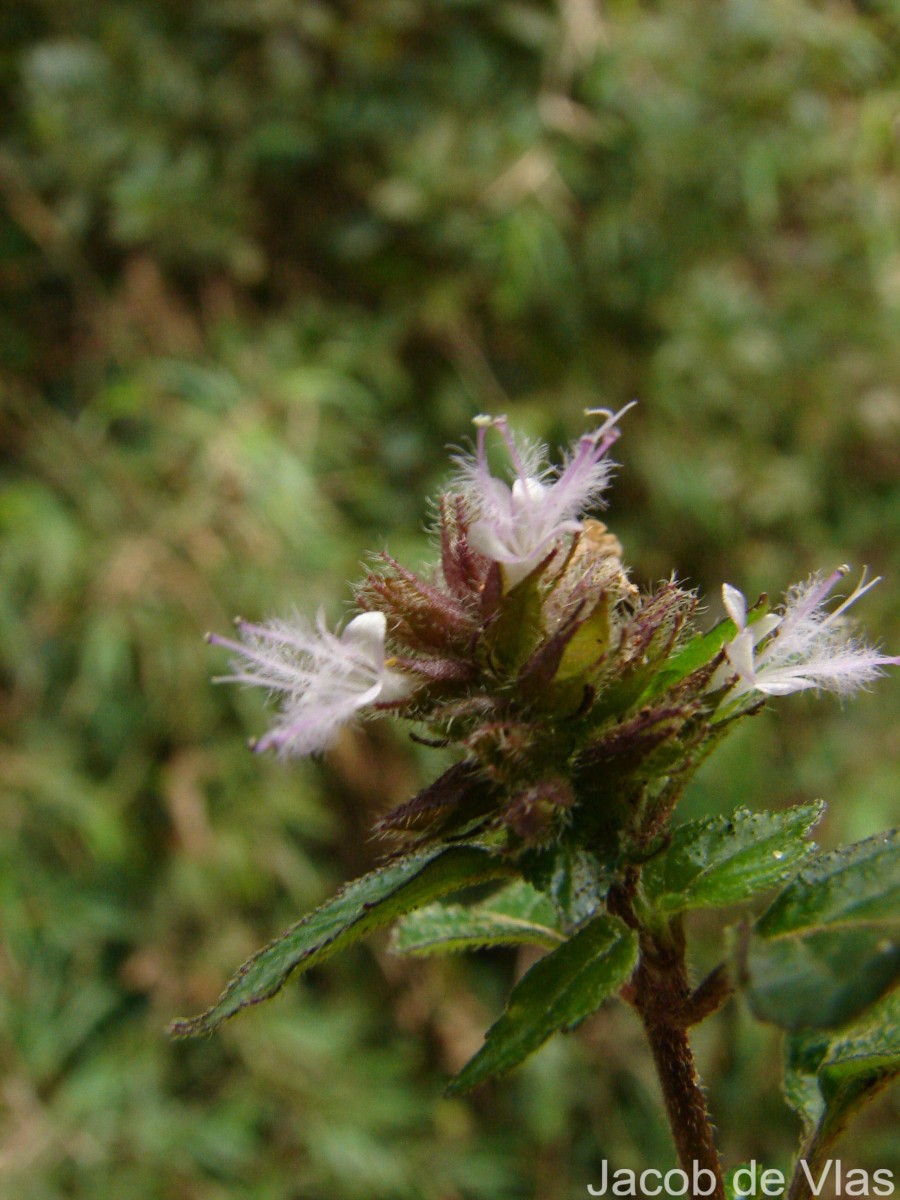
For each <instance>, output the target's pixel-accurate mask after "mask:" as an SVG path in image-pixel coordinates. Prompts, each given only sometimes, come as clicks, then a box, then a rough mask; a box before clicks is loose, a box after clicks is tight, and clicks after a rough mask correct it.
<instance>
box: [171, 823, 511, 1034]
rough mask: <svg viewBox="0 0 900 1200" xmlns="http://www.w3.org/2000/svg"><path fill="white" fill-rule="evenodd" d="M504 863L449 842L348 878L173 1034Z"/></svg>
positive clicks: (232, 1009)
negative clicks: (340, 888) (351, 881)
mask: <svg viewBox="0 0 900 1200" xmlns="http://www.w3.org/2000/svg"><path fill="white" fill-rule="evenodd" d="M510 873H511V868H510V867H509V866H508V865H507V864H505V863H503V862H500V861H499V860H498V859H496V858H495V857H493V856H492V855H491V854H490V853H489V852H488V851H487V850H484V849H481V848H479V847H477V846H452V847H450V848H449V849H448V848H446V847H444V848H442V849H439V850H436V851H431V852H430V853H427V854H417V855H413V856H410V857H408V858H403V859H399V860H397V861H395V862H391V863H389V864H388V865H387V866H386V867H381V868H379V869H378V870H376V871H372V872H371V873H370V874H368V875H364V876H363V877H362V878H361V879H357V880H354V882H353V883H350V884H348V885H347V886H346V887H345V888H343V889H342V890H341V891H340V892H338V894H337V895H336V896H334V897H333V898H332V899H331V900H328V901H327V902H326V903H325V904H323V905H322V906H321V907H320V908H317V909H316V910H315V912H312V913H310V914H309V915H308V916H306V917H304V918H303V920H302V921H299V922H298V923H297V924H296V925H293V926H292V927H291V928H290V929H288V930H287V931H286V932H285V933H283V934H282V935H281V936H280V937H278V938H276V939H275V941H273V942H271V943H270V944H269V945H268V946H266V947H265V948H264V949H263V950H260V951H259V952H258V953H257V954H255V955H254V956H253V958H251V959H249V960H248V961H247V962H245V963H244V965H243V966H242V967H241V968H240V970H239V971H238V972H237V974H236V975H235V976H234V978H233V979H232V980H231V982H230V983H229V984H228V986H227V987H226V988H225V991H224V992H223V993H222V995H221V996H220V997H219V999H218V1001H217V1002H216V1003H215V1004H214V1005H213V1006H212V1008H210V1009H208V1010H207V1011H206V1012H204V1013H201V1014H200V1015H199V1016H196V1017H192V1018H190V1019H189V1020H181V1021H175V1022H174V1023H173V1024H172V1026H171V1028H170V1032H171V1033H172V1034H173V1035H174V1036H175V1037H192V1036H194V1035H197V1034H201V1033H211V1032H212V1031H213V1030H215V1029H216V1028H218V1026H219V1025H221V1024H222V1022H223V1021H226V1020H227V1019H228V1018H229V1017H231V1016H233V1015H234V1014H235V1013H236V1012H239V1011H240V1010H241V1009H242V1008H248V1007H249V1006H250V1005H252V1004H259V1003H260V1001H262V1000H268V999H269V997H270V996H274V995H275V993H276V992H277V991H279V989H280V988H281V987H282V986H283V985H284V983H285V981H286V980H287V978H288V976H289V975H290V974H291V973H292V972H293V971H295V970H297V969H299V968H302V969H303V970H308V969H309V968H310V967H312V966H313V965H314V964H316V963H320V962H322V961H323V960H324V959H326V958H328V957H329V956H330V955H331V954H334V952H335V951H336V950H341V949H343V947H344V946H348V945H350V944H351V943H352V942H355V941H358V939H359V938H361V937H363V936H364V935H365V934H367V933H369V932H370V930H373V929H378V928H381V927H382V926H384V925H387V924H389V923H390V922H391V921H393V920H395V919H396V918H397V917H399V916H402V915H404V914H405V913H408V912H411V911H412V910H413V909H414V908H418V907H419V906H420V905H423V904H426V903H428V902H429V901H431V900H433V899H435V898H436V897H438V896H442V895H446V893H447V892H452V891H456V890H457V889H458V888H463V887H468V886H470V885H471V884H474V883H482V882H484V881H485V880H489V879H497V878H501V877H502V876H504V875H508V874H510Z"/></svg>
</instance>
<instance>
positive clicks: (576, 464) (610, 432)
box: [457, 404, 632, 587]
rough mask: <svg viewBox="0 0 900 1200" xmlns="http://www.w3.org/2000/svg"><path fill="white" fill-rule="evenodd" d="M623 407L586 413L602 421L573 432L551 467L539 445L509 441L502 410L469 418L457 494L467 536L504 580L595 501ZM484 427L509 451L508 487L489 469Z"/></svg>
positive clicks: (576, 525) (517, 575) (524, 568)
mask: <svg viewBox="0 0 900 1200" xmlns="http://www.w3.org/2000/svg"><path fill="white" fill-rule="evenodd" d="M631 407H632V405H631V404H628V405H626V407H625V408H623V409H622V410H621V411H620V412H617V413H612V414H611V413H609V412H607V411H606V410H592V411H591V412H590V413H589V414H588V415H603V416H605V417H606V418H607V419H606V421H605V422H604V423H603V424H602V425H601V426H600V427H599V428H598V429H595V430H594V431H593V432H592V433H589V434H585V436H584V437H582V438H580V439H579V441H578V444H577V446H575V448H574V450H573V451H572V453H571V454H570V455H569V456H568V458H567V459H566V461H565V463H564V464H563V466H562V468H561V469H559V470H556V469H555V468H553V467H551V466H550V465H549V464H548V463H547V448H546V447H545V446H543V445H541V444H539V443H535V444H531V445H529V444H526V443H524V442H519V441H517V440H516V439H515V438H514V437H513V435H512V433H511V432H510V430H509V427H508V424H507V420H506V418H505V417H476V418H475V424H476V425H477V426H478V440H477V446H476V451H475V455H474V457H472V458H470V457H463V458H459V459H458V460H457V464H458V466H459V469H460V483H461V487H462V490H463V494H464V495H465V497H466V500H467V501H468V503H469V505H470V507H471V509H472V511H473V513H474V516H475V519H474V520H473V522H472V524H471V526H470V527H469V532H468V537H469V543H470V545H471V546H472V547H473V549H475V550H477V551H478V553H480V554H483V555H484V556H485V557H486V558H489V559H491V560H492V561H493V562H496V563H501V564H502V566H503V569H504V573H505V577H506V585H507V587H513V586H515V584H517V583H518V582H520V580H522V579H524V578H525V576H526V575H527V574H528V573H529V572H530V571H532V570H534V568H535V567H536V566H537V564H538V563H539V562H540V561H541V559H542V558H543V557H544V556H545V555H546V554H548V553H549V552H550V550H552V549H553V546H554V544H555V543H556V542H558V541H559V540H560V538H562V537H564V536H565V535H566V534H571V533H576V532H577V531H578V530H579V529H580V528H581V521H580V520H579V518H580V517H581V515H582V514H583V513H584V512H586V511H587V510H588V509H590V508H593V507H595V506H596V505H597V504H599V503H600V501H601V497H602V495H603V492H604V491H605V490H606V487H607V485H608V484H609V479H610V473H611V469H612V467H611V464H610V463H609V461H608V460H607V459H606V454H607V451H608V450H609V448H610V446H612V444H613V443H614V442H615V441H616V440H617V438H618V437H619V430H618V429H617V424H618V422H619V419H620V418H621V417H622V415H623V414H624V413H625V412H627V411H628V409H629V408H631ZM491 427H493V428H495V429H497V430H498V431H499V432H500V434H501V436H502V437H503V440H504V441H505V443H506V447H507V450H508V451H509V457H510V460H511V462H512V465H513V469H514V471H515V479H514V480H513V482H512V485H511V486H510V485H508V484H506V483H504V482H503V480H501V479H497V478H495V476H493V475H492V474H491V472H490V468H489V466H488V461H487V454H486V445H485V443H486V435H487V431H488V429H489V428H491Z"/></svg>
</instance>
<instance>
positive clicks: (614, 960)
mask: <svg viewBox="0 0 900 1200" xmlns="http://www.w3.org/2000/svg"><path fill="white" fill-rule="evenodd" d="M637 954H638V946H637V936H636V935H635V934H634V933H633V932H632V931H631V930H629V929H627V928H626V927H625V925H623V924H622V922H621V921H618V920H616V919H615V918H614V917H607V916H601V917H596V918H594V920H592V921H589V922H588V923H587V924H586V925H584V926H582V928H581V929H579V930H578V932H577V933H575V934H573V935H572V937H571V938H569V940H568V941H567V942H564V943H563V944H562V945H561V946H559V947H558V948H557V949H556V950H554V951H553V952H552V953H550V954H548V955H546V957H544V958H542V959H541V960H540V961H539V962H537V963H535V965H534V966H533V967H532V968H531V970H530V971H529V972H528V973H527V974H526V975H525V976H524V977H523V978H522V979H521V980H520V981H519V983H517V984H516V986H515V987H514V988H513V991H512V994H511V995H510V998H509V1002H508V1004H507V1006H506V1010H505V1011H504V1013H503V1014H502V1016H501V1017H500V1019H499V1020H498V1021H497V1022H496V1023H495V1024H494V1025H492V1026H491V1028H490V1029H489V1030H488V1033H487V1037H486V1038H485V1043H484V1045H483V1046H482V1048H481V1049H480V1050H479V1051H478V1053H477V1054H476V1055H475V1057H474V1058H472V1059H471V1060H470V1061H469V1062H468V1063H467V1064H466V1066H465V1067H463V1069H462V1071H461V1072H460V1073H459V1075H457V1076H456V1078H455V1079H454V1080H453V1082H452V1083H451V1084H450V1087H449V1088H448V1092H449V1093H451V1094H452V1093H457V1092H465V1091H468V1090H469V1089H470V1088H473V1087H476V1086H477V1085H478V1084H479V1083H482V1082H483V1081H484V1080H485V1079H488V1078H490V1077H491V1076H492V1075H499V1074H501V1073H502V1072H504V1071H509V1070H510V1069H511V1068H512V1067H515V1066H517V1065H518V1064H519V1063H520V1062H522V1061H523V1060H524V1059H525V1058H527V1057H528V1055H529V1054H532V1053H533V1052H534V1051H535V1050H537V1049H538V1047H539V1046H541V1045H543V1043H544V1042H545V1041H546V1040H547V1038H549V1037H550V1035H551V1034H552V1033H555V1032H556V1031H557V1030H558V1029H573V1028H574V1027H575V1026H576V1025H578V1024H579V1023H580V1022H581V1021H583V1020H584V1019H585V1017H588V1016H590V1014H591V1013H592V1012H594V1011H595V1010H596V1009H597V1008H599V1007H600V1005H601V1004H602V1003H603V1001H604V1000H606V999H607V998H608V997H609V996H611V995H612V994H613V993H614V992H617V991H618V990H619V988H620V987H622V985H623V984H624V983H625V982H626V981H627V980H628V978H629V976H630V975H631V972H632V971H633V970H634V967H635V964H636V962H637Z"/></svg>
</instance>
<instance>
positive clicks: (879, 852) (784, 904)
mask: <svg viewBox="0 0 900 1200" xmlns="http://www.w3.org/2000/svg"><path fill="white" fill-rule="evenodd" d="M898 913H900V829H894V830H891V831H890V832H888V833H884V834H879V835H878V836H877V837H871V838H867V839H866V840H865V841H863V842H856V843H855V844H854V845H852V846H845V847H843V848H842V849H840V850H832V851H829V852H828V853H827V854H821V855H819V856H818V857H817V858H816V859H815V861H814V862H812V863H810V864H809V865H808V866H807V867H805V868H804V869H803V870H802V871H801V872H800V874H799V875H798V876H797V878H796V879H795V880H794V881H793V882H792V883H791V884H789V885H788V887H786V888H785V889H784V891H783V892H782V893H781V895H780V896H778V897H777V898H776V899H775V900H774V901H773V903H772V904H771V906H770V907H769V908H768V910H767V911H766V912H765V913H763V915H762V916H761V917H760V919H759V921H758V922H757V924H756V931H757V933H758V934H759V935H760V937H765V938H772V937H780V936H782V935H784V934H790V933H797V932H799V931H802V930H805V929H821V928H823V927H824V926H833V925H837V924H848V923H850V924H854V925H856V924H859V923H861V922H865V923H875V924H881V923H883V922H887V923H889V924H891V925H896V924H897V923H898Z"/></svg>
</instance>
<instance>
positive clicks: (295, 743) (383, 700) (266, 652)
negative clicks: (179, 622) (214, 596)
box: [207, 612, 417, 757]
mask: <svg viewBox="0 0 900 1200" xmlns="http://www.w3.org/2000/svg"><path fill="white" fill-rule="evenodd" d="M237 628H238V631H239V633H240V635H241V638H242V639H243V640H242V641H240V642H237V641H232V640H230V639H228V638H221V637H218V636H217V635H216V634H210V635H209V637H208V639H207V640H208V641H209V642H211V643H212V644H213V645H216V646H225V647H227V648H228V649H229V650H232V651H233V652H234V653H235V656H236V657H235V658H234V659H233V660H232V666H233V669H234V673H233V674H231V675H225V676H222V677H220V679H218V680H217V681H216V682H226V681H227V682H238V683H248V684H253V685H255V686H258V687H264V688H268V690H269V692H270V693H271V694H272V695H274V696H278V697H280V698H281V715H280V718H279V720H278V721H277V723H276V724H275V725H274V726H273V727H272V729H270V730H269V732H268V733H266V734H264V735H263V737H261V738H260V739H259V740H258V741H256V742H255V743H254V746H253V748H254V749H255V750H269V749H274V750H277V751H278V752H279V753H280V754H281V755H282V756H283V757H301V756H303V755H306V754H314V753H316V752H317V751H320V750H325V749H327V748H328V747H329V746H330V745H331V744H332V743H333V742H334V740H335V738H336V737H337V734H338V732H339V731H340V729H341V727H342V726H343V725H346V724H347V723H348V722H349V721H351V720H353V719H354V718H355V717H356V716H357V715H359V714H361V713H362V711H363V710H364V709H371V708H372V706H373V705H375V704H390V703H396V702H398V701H401V700H405V699H407V698H408V697H409V696H410V695H411V694H412V693H413V691H414V690H415V688H416V686H417V684H416V681H415V680H413V679H412V678H411V677H410V676H409V675H405V674H403V673H402V672H401V671H396V670H393V669H392V668H391V666H390V665H389V661H388V660H386V659H385V650H384V640H385V633H386V631H387V619H386V617H385V615H384V613H381V612H365V613H361V614H360V615H359V616H358V617H354V618H353V620H352V621H349V622H348V624H347V625H346V627H345V628H344V630H343V632H341V633H340V634H334V633H332V632H331V631H330V630H329V629H328V628H327V627H326V625H325V618H324V614H323V613H322V612H320V613H319V616H318V619H317V622H316V627H315V628H314V629H313V628H310V627H309V626H308V625H306V624H303V623H301V622H299V621H297V622H295V623H289V622H286V621H273V622H271V623H269V624H267V625H251V624H248V623H247V622H245V621H238V623H237Z"/></svg>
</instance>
